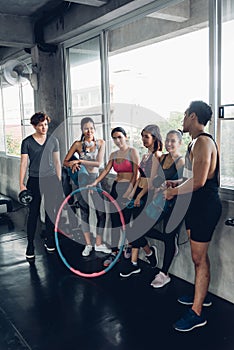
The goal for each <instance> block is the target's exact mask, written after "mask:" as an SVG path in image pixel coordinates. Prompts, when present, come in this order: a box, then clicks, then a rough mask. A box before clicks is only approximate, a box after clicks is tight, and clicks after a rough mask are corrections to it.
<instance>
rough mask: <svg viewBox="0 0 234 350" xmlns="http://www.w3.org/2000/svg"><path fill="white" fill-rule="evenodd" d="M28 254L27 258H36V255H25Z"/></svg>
mask: <svg viewBox="0 0 234 350" xmlns="http://www.w3.org/2000/svg"><path fill="white" fill-rule="evenodd" d="M25 256H26V259H35V255H27V254H26V255H25Z"/></svg>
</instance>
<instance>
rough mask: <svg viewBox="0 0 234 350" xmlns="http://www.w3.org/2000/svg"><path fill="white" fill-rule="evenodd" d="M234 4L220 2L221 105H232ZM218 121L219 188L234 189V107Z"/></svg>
mask: <svg viewBox="0 0 234 350" xmlns="http://www.w3.org/2000/svg"><path fill="white" fill-rule="evenodd" d="M233 33H234V2H233V1H232V0H223V1H222V59H221V62H222V65H221V104H222V105H230V104H233V105H234V95H233V81H234V65H233V62H234V39H233ZM223 111H224V118H222V119H220V140H221V141H220V151H221V187H225V188H230V189H234V171H233V169H234V138H233V128H234V106H225V107H224V110H223Z"/></svg>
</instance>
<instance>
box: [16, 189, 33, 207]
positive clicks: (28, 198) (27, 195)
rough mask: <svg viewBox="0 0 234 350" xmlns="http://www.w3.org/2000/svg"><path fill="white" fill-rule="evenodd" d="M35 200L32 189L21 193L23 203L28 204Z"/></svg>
mask: <svg viewBox="0 0 234 350" xmlns="http://www.w3.org/2000/svg"><path fill="white" fill-rule="evenodd" d="M32 200H33V194H32V192H31V191H30V190H23V191H21V192H20V193H19V202H20V203H21V204H23V205H28V204H29V203H31V202H32Z"/></svg>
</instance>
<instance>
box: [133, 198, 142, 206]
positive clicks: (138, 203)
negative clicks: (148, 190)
mask: <svg viewBox="0 0 234 350" xmlns="http://www.w3.org/2000/svg"><path fill="white" fill-rule="evenodd" d="M140 205H141V198H140V197H139V196H137V197H136V198H135V201H134V207H140Z"/></svg>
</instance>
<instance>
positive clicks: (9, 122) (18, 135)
mask: <svg viewBox="0 0 234 350" xmlns="http://www.w3.org/2000/svg"><path fill="white" fill-rule="evenodd" d="M33 113H34V94H33V88H32V87H31V85H30V83H29V81H28V82H25V83H24V84H21V85H18V84H16V85H13V86H11V85H9V84H7V83H6V82H4V81H3V80H2V84H1V109H0V139H1V142H0V151H1V152H4V153H7V154H8V155H11V156H19V155H20V145H21V141H22V139H23V138H24V137H25V136H27V135H29V134H30V133H32V131H33V129H32V126H31V125H30V122H29V119H30V117H31V116H32V114H33Z"/></svg>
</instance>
